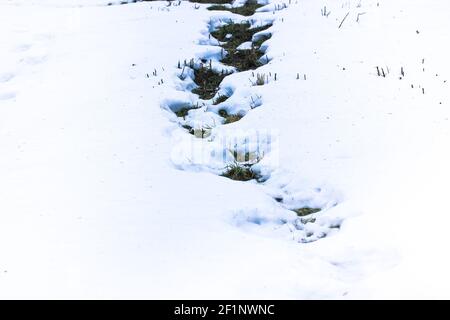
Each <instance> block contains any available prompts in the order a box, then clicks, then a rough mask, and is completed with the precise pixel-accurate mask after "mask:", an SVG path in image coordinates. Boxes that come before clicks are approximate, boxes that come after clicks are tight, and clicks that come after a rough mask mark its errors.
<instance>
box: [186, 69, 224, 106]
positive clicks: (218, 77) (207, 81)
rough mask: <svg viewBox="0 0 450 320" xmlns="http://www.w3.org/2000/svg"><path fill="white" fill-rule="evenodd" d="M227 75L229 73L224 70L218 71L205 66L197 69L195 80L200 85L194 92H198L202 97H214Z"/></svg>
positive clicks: (206, 98) (207, 98) (205, 98)
mask: <svg viewBox="0 0 450 320" xmlns="http://www.w3.org/2000/svg"><path fill="white" fill-rule="evenodd" d="M227 75H229V73H227V72H224V71H222V72H216V71H214V70H212V69H210V68H206V67H203V66H202V67H200V68H198V69H195V70H194V82H195V84H197V85H198V88H195V89H194V90H192V92H193V93H195V94H198V95H199V97H200V99H204V100H209V99H212V98H213V97H214V96H215V95H216V93H217V91H218V89H219V85H220V83H221V82H222V80H223V78H225V77H226V76H227Z"/></svg>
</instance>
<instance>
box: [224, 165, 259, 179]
mask: <svg viewBox="0 0 450 320" xmlns="http://www.w3.org/2000/svg"><path fill="white" fill-rule="evenodd" d="M222 176H223V177H227V178H229V179H231V180H237V181H249V180H253V179H258V178H259V176H258V175H257V174H256V173H255V172H254V171H253V170H252V168H251V167H249V166H246V165H241V164H239V163H237V162H235V163H232V164H229V165H227V166H226V168H225V172H224V173H222Z"/></svg>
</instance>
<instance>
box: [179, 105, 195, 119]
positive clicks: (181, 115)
mask: <svg viewBox="0 0 450 320" xmlns="http://www.w3.org/2000/svg"><path fill="white" fill-rule="evenodd" d="M198 108H200V107H199V106H198V104H197V105H192V106H187V107H183V108H181V109H179V110H178V111H175V114H176V115H177V117H179V118H183V119H186V116H187V115H188V113H189V111H190V110H195V109H198Z"/></svg>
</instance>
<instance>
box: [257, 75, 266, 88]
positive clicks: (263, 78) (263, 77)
mask: <svg viewBox="0 0 450 320" xmlns="http://www.w3.org/2000/svg"><path fill="white" fill-rule="evenodd" d="M265 84H266V75H265V74H264V73H257V74H256V82H255V85H257V86H263V85H265Z"/></svg>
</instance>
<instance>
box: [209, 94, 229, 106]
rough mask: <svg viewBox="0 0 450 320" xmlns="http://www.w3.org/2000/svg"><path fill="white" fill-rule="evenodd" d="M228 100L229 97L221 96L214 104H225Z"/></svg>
mask: <svg viewBox="0 0 450 320" xmlns="http://www.w3.org/2000/svg"><path fill="white" fill-rule="evenodd" d="M228 98H229V96H227V95H220V96H218V97H217V98H216V99H215V100H214V102H213V104H214V105H216V104H219V103H222V102H225V101H226V100H227V99H228Z"/></svg>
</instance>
